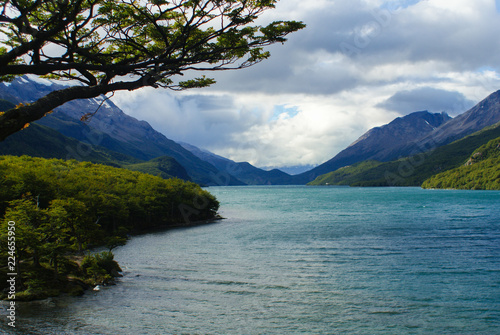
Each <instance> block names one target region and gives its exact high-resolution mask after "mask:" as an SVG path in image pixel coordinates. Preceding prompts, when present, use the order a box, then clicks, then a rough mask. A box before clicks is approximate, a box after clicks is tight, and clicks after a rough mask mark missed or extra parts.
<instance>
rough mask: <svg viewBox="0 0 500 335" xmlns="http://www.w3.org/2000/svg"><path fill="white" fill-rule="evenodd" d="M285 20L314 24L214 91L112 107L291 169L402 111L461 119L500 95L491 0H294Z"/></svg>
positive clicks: (155, 94) (285, 4)
mask: <svg viewBox="0 0 500 335" xmlns="http://www.w3.org/2000/svg"><path fill="white" fill-rule="evenodd" d="M278 19H290V20H303V21H304V22H305V23H306V24H307V25H308V26H307V28H306V29H304V30H302V31H300V32H297V33H295V34H292V35H290V36H289V41H288V42H287V43H285V45H276V46H272V47H271V48H270V50H271V54H272V56H271V58H270V59H268V60H266V61H264V62H263V63H261V64H258V65H256V66H254V67H252V68H249V69H245V70H238V71H232V72H223V73H216V75H215V78H216V79H217V84H215V85H214V86H213V87H211V88H209V89H203V90H198V91H190V92H183V93H173V92H165V91H159V90H140V91H137V92H132V93H130V92H127V93H117V94H116V96H115V98H114V101H115V102H116V103H117V104H118V105H119V106H120V107H122V108H123V109H124V110H125V111H126V112H127V113H129V114H132V115H134V116H135V117H137V118H139V119H145V120H147V121H149V122H150V123H151V124H152V126H153V127H154V128H155V129H157V130H160V131H162V132H163V133H164V134H165V135H166V136H167V137H169V138H172V139H174V140H182V141H185V142H188V143H192V144H194V145H197V146H200V147H203V148H206V149H209V150H212V151H214V152H216V153H217V154H220V155H223V156H226V157H228V158H231V159H234V160H237V161H250V162H251V163H253V164H256V165H257V166H290V165H300V164H319V163H322V162H324V161H326V160H328V159H329V158H331V157H333V156H334V155H335V154H336V153H338V152H339V151H341V150H342V149H344V148H345V147H346V146H347V145H349V144H350V143H351V142H353V141H354V140H356V139H357V138H358V137H359V136H360V135H361V134H362V133H363V132H365V131H366V130H368V129H369V128H371V127H374V126H379V125H382V124H384V123H387V122H390V121H391V120H392V119H393V118H395V117H396V116H398V115H399V114H398V113H401V112H403V111H404V112H405V113H410V112H413V111H416V110H420V109H428V110H431V111H434V110H436V111H437V110H438V109H449V110H450V112H451V113H454V114H457V113H460V112H464V111H465V110H460V108H461V106H462V108H464V109H465V108H466V107H467V106H469V105H470V104H472V103H475V102H478V101H479V100H481V99H483V98H485V97H486V96H487V95H488V94H490V93H491V92H493V91H495V90H497V89H499V88H500V77H499V72H500V58H498V55H499V54H500V43H497V39H498V37H497V36H496V35H497V32H498V31H500V14H499V13H498V11H497V10H496V7H495V2H493V1H491V0H475V1H468V0H457V1H447V0H422V1H417V0H405V1H402V0H401V1H396V0H388V1H382V0H352V1H335V0H315V1H312V2H308V3H307V4H306V2H305V1H303V0H286V1H280V2H278V4H277V8H276V9H275V10H272V11H270V12H268V13H266V14H265V15H264V16H263V17H262V18H261V21H262V22H268V21H271V20H278ZM208 75H212V74H211V73H208ZM405 92H406V93H405ZM405 94H406V96H405ZM440 94H442V97H443V98H442V99H440ZM415 96H418V97H419V99H418V100H415ZM417 101H418V104H417V103H416V102H417ZM396 103H398V104H399V105H397V104H396ZM412 108H413V109H415V110H412ZM280 112H283V113H280Z"/></svg>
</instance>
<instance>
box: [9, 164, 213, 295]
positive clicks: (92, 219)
mask: <svg viewBox="0 0 500 335" xmlns="http://www.w3.org/2000/svg"><path fill="white" fill-rule="evenodd" d="M218 206H219V203H218V202H217V200H216V199H215V197H213V196H212V195H211V194H210V193H208V192H206V191H204V190H203V189H201V188H200V187H199V186H198V185H197V184H194V183H191V182H183V181H181V180H179V179H170V180H165V179H162V178H160V177H156V176H152V175H147V174H143V173H139V172H133V171H128V170H124V169H119V168H114V167H109V166H104V165H98V164H92V163H89V162H77V161H75V160H70V161H63V160H58V159H43V158H33V157H28V156H22V157H13V156H0V215H2V216H3V219H2V220H1V221H0V223H1V224H0V244H1V245H0V257H2V258H3V259H5V260H6V259H7V256H8V249H7V245H8V243H7V239H8V231H9V229H8V223H9V221H14V222H15V233H16V235H15V236H16V267H17V271H18V272H19V273H23V274H24V275H23V277H22V278H21V281H20V288H24V289H25V290H31V291H33V292H34V291H36V290H35V288H36V287H35V286H33V285H34V284H30V283H31V282H32V281H33V279H34V278H35V277H36V278H38V277H40V278H42V277H41V273H45V272H46V271H45V270H47V269H51V270H50V272H51V273H52V277H51V279H50V280H45V279H44V283H45V284H43V283H42V284H40V285H42V286H44V287H46V288H47V287H51V285H52V284H53V283H52V282H51V280H52V281H58V280H62V279H61V277H65V276H67V275H68V274H69V273H71V272H75V273H78V271H77V269H75V267H74V266H73V265H71V264H72V263H71V261H70V259H69V258H68V257H69V256H71V255H75V254H76V255H78V254H82V253H83V252H84V250H87V249H88V248H91V247H97V246H106V247H108V248H109V249H110V250H111V249H112V248H114V247H116V246H118V245H122V244H123V243H125V237H126V236H127V235H128V234H130V233H133V232H139V231H142V230H145V229H149V228H153V227H170V226H173V225H176V224H178V223H180V222H186V223H189V222H190V221H192V220H206V219H211V218H214V216H215V215H216V212H217V209H218ZM110 259H111V260H112V254H111V252H110V251H109V252H108V253H102V254H100V255H99V256H94V258H92V259H90V260H87V263H86V264H87V265H88V264H90V265H88V266H87V268H85V267H84V271H83V272H84V274H83V275H84V276H85V277H91V278H93V280H94V281H96V282H98V281H99V280H106V281H108V280H109V279H110V278H109V277H108V275H109V274H110V271H111V272H112V271H114V270H117V268H116V267H114V265H113V264H114V263H112V262H111V260H110ZM102 269H104V270H105V271H104V272H103V271H101V270H102ZM113 269H114V270H113ZM7 272H8V271H7V268H6V267H2V268H1V269H0V277H2V278H3V277H4V276H5V274H6V273H7ZM30 274H31V275H30ZM46 277H47V276H43V278H46ZM3 283H4V284H3V285H5V281H3ZM33 283H34V282H33ZM37 287H38V286H37ZM33 292H32V293H33ZM27 296H28V297H29V296H35V297H38V296H39V294H38V293H37V292H34V293H33V295H27Z"/></svg>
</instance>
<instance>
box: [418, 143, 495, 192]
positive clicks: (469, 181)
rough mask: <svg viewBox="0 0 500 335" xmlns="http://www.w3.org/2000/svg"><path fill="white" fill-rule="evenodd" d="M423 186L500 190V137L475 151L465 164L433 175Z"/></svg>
mask: <svg viewBox="0 0 500 335" xmlns="http://www.w3.org/2000/svg"><path fill="white" fill-rule="evenodd" d="M422 187H423V188H447V189H462V190H500V137H499V138H496V139H494V140H491V141H489V142H488V143H487V144H485V145H483V146H481V147H480V148H478V149H477V150H476V151H474V153H473V154H472V155H471V157H470V158H469V160H468V161H467V162H466V163H465V164H464V165H462V166H460V167H458V168H455V169H452V170H448V171H445V172H443V173H440V174H438V175H435V176H432V177H431V178H429V179H428V180H426V181H425V182H424V183H423V184H422Z"/></svg>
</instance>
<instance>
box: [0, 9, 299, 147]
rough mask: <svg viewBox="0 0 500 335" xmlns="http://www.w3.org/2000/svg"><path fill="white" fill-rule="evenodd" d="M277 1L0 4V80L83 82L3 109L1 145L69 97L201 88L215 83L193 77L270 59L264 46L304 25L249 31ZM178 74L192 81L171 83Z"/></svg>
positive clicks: (277, 23)
mask: <svg viewBox="0 0 500 335" xmlns="http://www.w3.org/2000/svg"><path fill="white" fill-rule="evenodd" d="M276 2H277V1H276V0H266V1H247V0H244V1H235V0H223V1H221V0H175V1H156V0H155V1H138V0H122V1H114V0H113V1H110V0H75V1H51V0H42V1H40V0H36V1H35V0H29V1H2V11H1V14H0V34H2V35H3V36H5V37H6V38H5V39H2V40H1V41H0V80H2V81H8V80H12V78H14V77H15V76H18V75H22V74H36V75H42V76H45V77H47V78H53V79H67V80H75V81H79V82H81V83H82V84H83V85H76V86H71V87H68V88H65V89H62V90H60V91H56V92H53V93H50V94H48V95H47V96H45V97H44V98H42V99H40V100H38V101H36V102H34V103H32V104H29V105H27V106H24V107H22V108H19V109H17V110H16V109H11V110H9V111H8V112H6V113H5V114H4V115H2V116H0V139H4V138H6V137H7V136H9V135H10V134H12V133H13V132H15V131H18V130H20V129H22V127H23V126H24V125H25V124H27V123H29V122H32V121H35V120H37V119H40V118H41V117H43V116H44V115H45V114H46V113H47V112H49V111H51V110H52V109H54V108H55V107H57V106H60V105H62V104H63V103H65V102H67V101H70V100H74V99H87V98H92V97H97V96H99V95H101V94H106V93H108V92H113V91H117V90H135V89H138V88H141V87H145V86H152V87H164V88H170V89H175V90H184V89H190V88H198V87H205V86H208V85H211V84H213V83H214V80H213V79H212V78H207V77H206V76H205V75H202V76H195V75H192V74H193V73H194V72H195V71H202V72H206V71H219V70H228V69H241V68H245V67H249V66H252V65H254V64H256V63H258V62H260V61H262V60H264V59H266V58H268V57H269V56H270V54H269V52H268V51H265V50H264V47H266V46H269V45H271V44H274V43H283V42H285V41H286V36H287V35H288V34H290V33H292V32H295V31H297V30H300V29H302V28H304V24H303V23H301V22H296V21H274V22H271V23H269V24H268V25H266V26H259V25H255V24H254V21H256V20H257V19H258V18H259V16H261V14H263V13H264V12H265V11H267V10H269V9H272V8H274V7H275V4H276ZM185 73H187V74H190V76H191V75H192V76H191V78H187V79H185V80H177V78H179V77H181V75H183V74H185ZM89 116H90V114H89Z"/></svg>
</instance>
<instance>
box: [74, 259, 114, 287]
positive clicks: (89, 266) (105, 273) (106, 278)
mask: <svg viewBox="0 0 500 335" xmlns="http://www.w3.org/2000/svg"><path fill="white" fill-rule="evenodd" d="M81 269H82V271H83V272H84V274H85V275H86V277H87V278H89V279H90V281H91V282H90V284H91V285H97V284H100V283H103V284H108V283H109V282H111V281H112V280H113V278H114V277H115V274H116V273H118V272H121V271H122V269H121V268H120V266H119V265H118V263H117V262H116V261H115V260H114V255H113V253H112V252H111V251H103V252H101V253H97V254H88V255H87V256H85V257H84V258H83V260H82V264H81Z"/></svg>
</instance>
